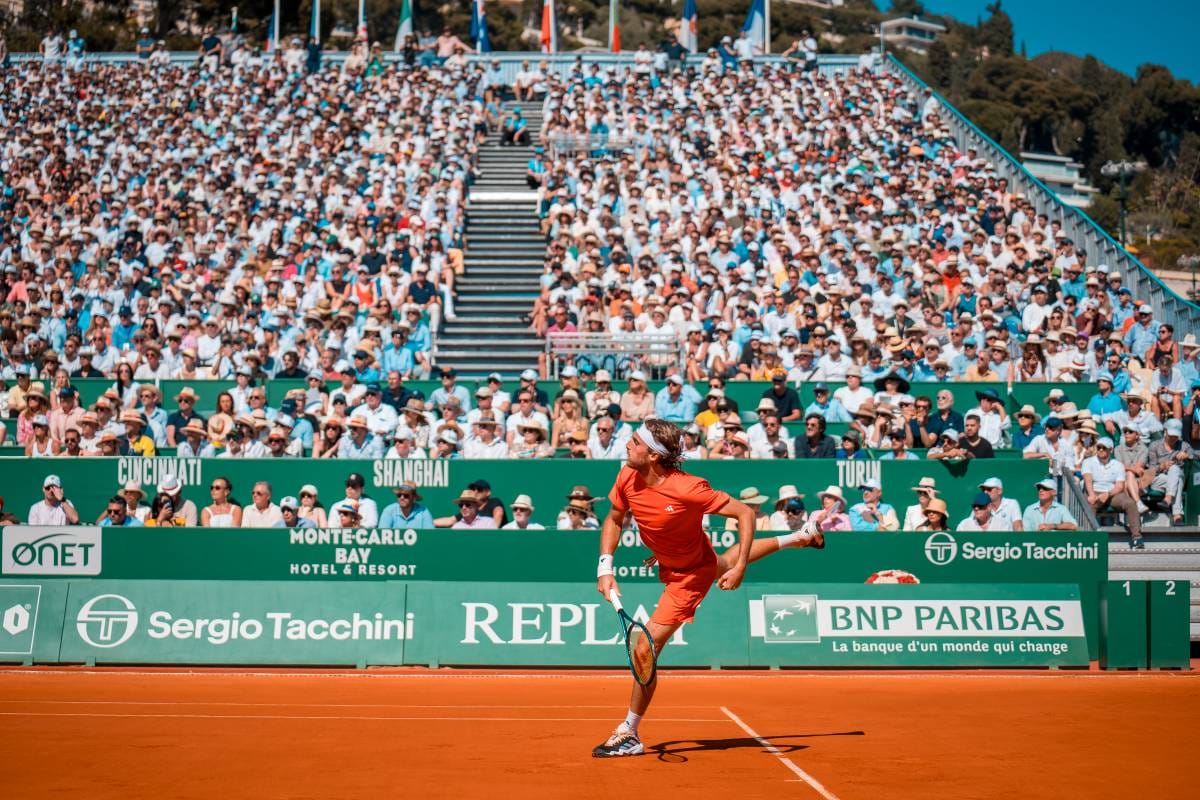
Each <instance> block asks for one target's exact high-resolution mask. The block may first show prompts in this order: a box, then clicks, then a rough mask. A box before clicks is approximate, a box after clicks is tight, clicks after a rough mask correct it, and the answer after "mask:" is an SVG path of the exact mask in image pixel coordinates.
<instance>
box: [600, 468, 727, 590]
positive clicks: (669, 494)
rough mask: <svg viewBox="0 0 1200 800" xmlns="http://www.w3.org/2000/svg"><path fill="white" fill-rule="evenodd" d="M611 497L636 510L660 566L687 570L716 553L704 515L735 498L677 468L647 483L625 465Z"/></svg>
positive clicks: (626, 508) (644, 537) (616, 503)
mask: <svg viewBox="0 0 1200 800" xmlns="http://www.w3.org/2000/svg"><path fill="white" fill-rule="evenodd" d="M608 499H609V502H611V503H612V505H613V508H614V509H615V510H617V511H622V512H623V511H632V512H633V518H634V519H635V520H637V524H638V531H639V532H640V533H641V536H642V541H643V542H645V544H646V546H647V547H649V548H650V551H651V552H653V553H654V555H655V557H657V558H658V563H659V564H660V565H661V566H663V567H667V568H669V569H688V568H691V567H697V566H699V565H701V564H704V563H707V562H708V561H710V560H712V559H713V558H715V557H716V556H715V554H714V553H713V549H712V544H711V543H710V542H709V539H708V537H707V536H705V535H704V526H703V521H704V515H705V514H712V513H715V512H717V511H719V510H720V509H722V508H724V507H725V504H726V503H728V502H729V499H730V498H729V495H728V494H726V493H725V492H720V491H717V490H716V489H714V488H712V487H711V486H709V485H708V481H706V480H704V479H703V478H698V477H696V476H695V475H688V474H687V473H686V472H682V471H680V470H675V471H673V472H670V473H668V474H667V476H666V477H665V478H664V479H663V481H662V483H660V484H658V485H657V486H647V485H646V482H645V481H643V480H642V477H641V475H639V474H638V472H637V470H635V469H633V468H632V467H628V466H625V467H622V468H621V471H620V472H619V473H617V480H616V482H615V483H613V488H612V491H611V492H609V493H608Z"/></svg>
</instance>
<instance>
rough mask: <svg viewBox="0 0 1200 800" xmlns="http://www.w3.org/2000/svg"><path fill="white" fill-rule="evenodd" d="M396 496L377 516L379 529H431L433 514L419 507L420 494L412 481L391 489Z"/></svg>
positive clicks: (423, 507)
mask: <svg viewBox="0 0 1200 800" xmlns="http://www.w3.org/2000/svg"><path fill="white" fill-rule="evenodd" d="M392 492H394V493H395V495H396V502H394V503H391V504H389V505H388V506H386V507H385V508H384V509H383V513H381V514H380V515H379V527H381V528H418V529H425V528H433V527H434V522H433V514H431V513H430V512H429V509H428V508H426V507H425V506H423V505H421V494H420V492H418V491H417V485H416V484H415V483H413V482H412V481H405V482H404V483H402V484H400V485H399V486H396V487H394V488H393V489H392Z"/></svg>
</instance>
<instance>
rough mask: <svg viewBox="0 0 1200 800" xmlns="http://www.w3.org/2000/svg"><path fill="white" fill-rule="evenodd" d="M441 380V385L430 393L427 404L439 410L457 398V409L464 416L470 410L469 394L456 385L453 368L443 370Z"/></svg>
mask: <svg viewBox="0 0 1200 800" xmlns="http://www.w3.org/2000/svg"><path fill="white" fill-rule="evenodd" d="M441 378H442V385H441V387H439V388H437V389H434V390H433V391H432V392H431V393H430V395H429V402H430V403H431V404H432V405H433V406H434V407H435V408H441V407H442V406H444V405H446V402H447V401H448V400H449V399H450V398H451V397H457V398H458V403H459V408H461V409H462V414H463V415H464V416H465V415H466V413H467V412H468V411H470V410H471V393H470V392H469V391H467V387H465V386H459V385H458V383H457V381H458V371H457V370H455V369H454V368H453V367H447V368H444V369H443V370H442V374H441Z"/></svg>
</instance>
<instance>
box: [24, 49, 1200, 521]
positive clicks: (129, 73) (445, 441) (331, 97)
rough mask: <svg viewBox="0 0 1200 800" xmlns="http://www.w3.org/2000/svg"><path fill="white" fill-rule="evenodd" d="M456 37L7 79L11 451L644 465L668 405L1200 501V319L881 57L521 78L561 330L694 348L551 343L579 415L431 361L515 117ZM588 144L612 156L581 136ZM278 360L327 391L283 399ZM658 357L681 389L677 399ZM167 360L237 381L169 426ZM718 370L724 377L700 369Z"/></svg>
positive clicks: (841, 454)
mask: <svg viewBox="0 0 1200 800" xmlns="http://www.w3.org/2000/svg"><path fill="white" fill-rule="evenodd" d="M446 35H447V34H444V35H443V37H439V39H438V40H437V42H436V43H435V44H434V45H433V47H432V49H425V48H418V49H417V50H414V51H413V53H412V54H411V55H412V56H413V58H411V59H410V58H407V57H406V58H405V60H404V63H402V64H400V65H398V66H390V65H384V64H383V62H382V61H381V60H380V61H378V63H377V64H376V63H375V61H374V60H373V59H372V57H371V56H370V55H369V54H367V53H362V54H360V55H362V58H361V59H359V60H350V61H349V62H347V64H343V65H342V66H341V67H339V68H321V66H320V64H319V59H317V61H318V63H317V64H315V65H314V64H313V60H312V59H310V58H307V57H306V55H305V54H306V53H308V54H309V55H311V50H310V49H306V48H305V46H304V45H303V43H301V42H299V41H296V42H293V43H291V44H290V45H289V46H288V47H285V48H281V49H280V50H279V51H278V52H276V53H274V54H271V55H263V54H261V53H259V52H257V51H254V50H251V49H247V48H233V49H230V50H227V49H226V47H225V45H224V44H223V43H222V42H221V41H220V40H218V39H216V38H215V37H211V36H209V37H206V38H205V42H206V44H205V45H202V50H203V51H204V52H203V53H202V55H203V58H202V59H201V60H200V62H199V65H197V66H194V67H184V66H177V65H172V64H171V63H170V61H169V60H164V59H161V58H160V59H157V60H152V59H150V58H147V59H146V63H145V64H144V65H133V66H128V65H126V66H120V65H102V64H101V65H90V66H89V67H88V68H87V69H82V70H76V69H67V70H63V69H59V68H57V66H56V65H55V64H53V63H46V64H22V65H18V66H16V67H14V68H12V69H8V70H5V71H4V72H3V73H0V82H2V83H3V86H4V91H5V95H6V96H7V97H8V98H10V99H11V100H12V102H11V103H8V104H7V105H6V107H5V116H4V117H3V119H0V125H2V127H3V129H4V132H5V138H4V141H3V143H0V168H2V172H3V176H4V180H3V197H2V198H0V211H2V212H3V220H2V222H3V225H2V226H0V237H2V238H0V298H2V300H3V305H2V307H0V380H3V381H4V382H5V387H4V388H6V389H7V391H6V392H3V393H0V405H3V406H4V407H3V408H0V420H3V422H2V423H0V442H8V441H15V443H16V444H18V445H20V446H23V447H24V448H25V449H26V452H27V453H28V454H29V455H31V456H54V455H67V456H79V455H84V456H86V455H116V454H122V455H130V454H134V455H145V456H152V455H155V454H156V452H157V451H158V450H159V449H161V448H164V447H174V448H177V452H179V453H181V454H184V455H197V456H210V457H315V458H364V457H366V458H379V457H384V458H389V457H390V458H424V457H428V458H487V459H499V458H549V457H553V456H556V455H558V456H569V457H579V458H617V459H620V458H622V457H623V454H624V442H625V441H627V440H628V437H629V435H630V434H631V433H632V431H633V427H634V426H635V425H637V424H639V423H640V422H641V421H642V420H644V419H646V418H647V417H649V416H657V417H660V418H663V419H668V420H670V421H673V422H677V423H678V424H680V425H681V427H685V428H686V432H685V434H684V435H685V437H686V439H685V442H686V444H687V448H686V449H687V454H688V456H689V457H693V458H701V457H718V458H809V457H836V458H849V459H854V458H866V457H879V458H885V459H892V458H895V459H911V458H918V457H922V456H924V457H928V458H934V459H947V460H959V459H967V458H988V457H992V456H994V455H995V453H996V451H997V450H1020V451H1021V452H1022V454H1023V455H1024V456H1025V457H1027V458H1043V459H1045V460H1047V462H1048V466H1049V471H1050V472H1051V473H1063V472H1074V473H1076V474H1078V475H1080V476H1082V477H1083V479H1084V482H1085V484H1086V486H1087V487H1088V494H1089V497H1090V498H1092V499H1093V501H1094V502H1095V503H1096V504H1097V505H1098V506H1102V507H1113V508H1117V509H1119V510H1127V509H1128V508H1129V507H1130V506H1129V503H1133V504H1134V506H1133V507H1135V508H1142V506H1139V505H1138V504H1140V503H1142V498H1141V497H1139V496H1138V493H1139V490H1151V489H1154V490H1157V491H1159V492H1165V495H1166V503H1167V505H1168V506H1169V507H1170V508H1171V511H1172V514H1173V516H1176V517H1178V516H1179V515H1180V514H1181V513H1182V509H1181V507H1180V504H1181V503H1182V494H1183V492H1182V484H1183V475H1182V461H1184V460H1186V459H1187V458H1190V456H1191V447H1190V443H1194V442H1196V439H1197V435H1198V434H1200V424H1197V423H1198V421H1200V344H1198V343H1197V341H1196V338H1195V334H1194V333H1193V332H1187V334H1186V335H1185V336H1184V337H1183V338H1182V339H1178V338H1177V337H1176V332H1175V331H1174V330H1172V329H1171V327H1170V326H1169V325H1167V324H1165V323H1160V322H1158V321H1156V320H1155V319H1154V314H1153V310H1152V309H1151V308H1150V307H1149V306H1148V305H1145V304H1143V303H1141V302H1140V301H1138V300H1136V299H1135V298H1134V297H1133V296H1132V294H1131V292H1130V290H1129V289H1128V288H1126V287H1124V286H1123V285H1122V283H1123V282H1122V278H1121V275H1120V274H1119V272H1118V271H1116V270H1110V269H1109V268H1108V267H1107V266H1106V265H1104V264H1096V263H1094V262H1093V261H1092V260H1090V259H1089V256H1088V254H1087V253H1085V252H1083V251H1081V250H1079V249H1078V248H1077V247H1076V246H1075V244H1074V243H1073V242H1072V241H1070V239H1069V238H1067V237H1066V235H1065V234H1064V232H1063V230H1062V228H1061V225H1060V223H1059V222H1058V221H1057V220H1053V219H1049V218H1047V216H1046V215H1044V214H1040V213H1038V212H1037V210H1036V209H1035V208H1034V206H1033V205H1032V203H1031V202H1030V199H1029V198H1026V197H1023V196H1022V195H1021V194H1019V193H1014V192H1012V191H1010V190H1009V187H1008V185H1007V183H1006V181H1005V179H1003V178H1002V177H999V176H998V175H997V174H996V173H995V171H994V170H993V169H992V168H991V166H990V165H989V164H988V163H986V162H985V161H983V160H982V159H980V158H979V157H978V154H977V153H975V152H974V151H973V150H971V149H969V148H968V149H965V150H964V149H962V148H961V147H960V146H959V145H958V144H957V143H956V142H955V140H954V139H953V137H952V136H951V134H950V130H949V129H948V128H947V127H946V126H945V124H944V120H943V117H942V109H941V108H940V107H939V105H938V103H937V101H936V100H935V99H933V98H932V97H931V96H928V95H926V96H920V95H917V94H914V93H913V91H912V90H911V89H910V88H909V87H908V85H907V84H905V83H904V82H903V81H902V80H900V79H899V78H898V77H895V76H892V75H888V74H886V73H880V72H878V71H873V70H870V69H862V70H858V71H854V72H851V73H848V74H844V75H841V76H830V75H822V74H821V73H820V71H818V70H812V69H792V67H793V66H795V65H792V64H789V65H787V66H783V67H777V66H769V65H766V66H764V65H759V66H758V67H755V66H753V65H752V64H751V63H750V62H748V61H744V60H743V61H737V60H736V59H735V60H734V61H730V60H728V59H722V58H719V57H716V58H714V57H709V58H706V59H703V60H701V61H700V63H698V64H695V65H693V66H687V67H686V68H684V69H683V70H681V71H675V72H670V73H668V72H666V71H664V69H663V64H662V63H660V60H659V59H652V60H646V59H643V60H641V61H639V62H638V63H637V64H636V67H635V68H634V69H631V70H629V71H620V72H618V71H616V70H614V69H606V68H604V67H601V66H598V65H592V66H587V67H585V66H584V65H583V64H582V63H581V62H580V63H578V64H577V65H576V66H575V67H574V69H573V70H572V71H571V72H570V74H568V75H567V77H565V78H560V77H557V76H556V75H554V74H553V73H552V72H550V71H548V70H545V69H544V68H543V67H542V66H538V67H536V68H534V67H531V66H528V65H526V66H525V67H523V68H522V71H521V73H520V74H519V75H518V79H517V81H516V83H517V90H518V92H520V93H521V94H522V96H524V97H538V96H541V97H543V98H544V103H545V114H544V117H545V122H544V124H543V127H542V129H541V131H540V133H539V136H540V137H541V144H542V145H543V146H542V148H540V152H539V153H538V154H537V155H536V156H535V158H534V160H533V162H532V163H531V165H530V174H531V178H535V179H533V180H531V183H532V184H534V185H535V186H536V187H537V189H538V191H539V195H540V197H541V201H540V210H541V215H542V217H543V220H544V230H545V233H546V237H547V258H546V263H545V276H544V278H543V282H542V285H543V292H542V296H541V297H540V298H539V300H538V301H537V303H536V304H535V307H534V308H533V309H532V312H531V324H532V325H533V327H534V328H535V329H536V330H538V331H539V332H541V333H544V334H545V335H547V336H549V337H553V336H554V335H555V333H557V332H569V331H574V330H588V331H593V332H602V333H603V332H607V333H614V334H616V333H620V334H625V335H627V336H631V337H634V338H636V337H637V336H639V335H644V334H645V335H648V334H658V335H667V336H671V337H675V338H676V339H677V340H678V341H679V342H680V344H681V347H682V351H683V353H684V358H683V360H682V361H680V362H678V363H676V361H675V360H674V359H671V358H665V359H664V358H658V359H657V360H655V359H648V360H646V361H645V362H644V363H639V362H638V361H637V360H636V359H634V360H625V361H614V362H613V363H612V364H611V365H606V366H601V365H598V364H593V363H583V362H582V361H581V362H580V363H579V364H578V365H572V364H565V363H564V364H558V365H552V364H549V363H546V364H543V365H542V366H543V369H544V370H548V369H549V368H550V367H551V366H555V367H558V368H557V369H556V370H555V371H556V373H558V374H561V375H562V376H563V382H562V386H561V387H560V389H559V391H558V392H557V393H556V395H555V396H554V397H553V398H550V397H546V396H545V393H544V392H543V391H542V390H541V389H538V388H537V385H536V379H537V378H538V377H539V376H538V373H536V372H532V371H528V372H527V373H525V374H523V375H522V381H521V386H520V388H519V389H518V390H517V391H516V392H515V393H511V394H510V393H508V392H505V391H504V390H503V388H502V385H503V380H502V378H501V376H498V375H494V376H491V377H490V378H489V380H488V381H487V382H486V383H485V384H482V385H480V386H479V387H478V389H477V390H476V391H475V392H474V393H472V392H471V391H470V390H468V389H467V388H465V387H464V386H462V385H460V384H458V383H457V378H456V376H455V375H454V373H453V371H452V370H448V371H445V370H437V368H436V367H435V366H434V365H433V364H432V362H431V358H430V353H431V346H432V341H433V338H434V337H435V336H436V334H437V331H438V330H439V328H440V326H441V323H442V321H443V320H444V319H446V318H449V317H451V316H452V315H453V302H454V280H455V276H456V275H458V274H459V273H460V272H461V270H462V258H463V249H464V247H465V245H466V242H465V241H464V238H463V233H464V225H465V219H466V215H465V209H466V203H467V196H468V192H469V186H470V183H471V181H472V179H473V177H474V175H475V172H476V153H477V149H478V147H479V144H480V142H481V140H482V139H481V137H482V134H483V133H484V132H485V131H486V129H487V127H488V126H489V124H496V121H497V120H499V119H500V117H501V116H503V115H502V114H501V113H500V112H499V109H501V108H502V106H503V103H502V101H501V98H500V96H499V94H498V92H499V90H500V79H499V77H498V76H499V70H498V67H497V66H496V65H494V64H491V65H488V64H482V63H481V64H469V63H467V62H466V61H465V60H464V59H463V58H461V55H462V54H461V52H459V51H460V50H461V47H460V46H459V45H461V43H459V45H456V44H455V42H454V41H453V40H452V39H453V37H450V38H448V39H446V41H445V42H444V43H443V42H442V38H444V37H445V36H446ZM443 44H444V45H445V46H444V47H443ZM153 50H154V48H149V52H148V54H147V55H149V54H152V53H153ZM444 54H445V55H444ZM318 55H319V52H318ZM456 56H458V57H456ZM359 61H361V62H362V63H359ZM802 66H803V65H802ZM508 116H511V115H508ZM505 119H506V120H507V119H508V117H505ZM577 135H584V136H587V137H588V140H589V141H591V142H596V143H599V144H597V145H596V147H595V149H585V150H583V151H582V152H579V151H577V150H572V149H564V148H557V147H555V142H556V141H559V140H560V139H561V137H563V136H577ZM435 370H437V371H436V372H435ZM431 374H437V375H438V376H439V377H441V379H442V382H443V387H442V389H440V390H438V391H435V392H433V393H432V394H431V396H430V397H428V398H426V397H424V396H422V395H421V394H420V393H419V392H413V391H411V390H409V389H407V388H406V387H405V385H404V383H405V381H406V380H407V379H409V378H413V377H425V376H428V375H431ZM614 376H615V377H617V378H621V379H627V380H628V381H629V387H628V389H626V390H624V391H617V390H615V389H614V388H613V378H614ZM98 377H103V378H110V379H112V380H113V386H112V388H111V389H110V390H109V391H107V392H106V393H105V394H104V396H103V397H101V398H100V399H99V400H98V401H96V402H95V403H94V404H92V405H91V406H90V407H88V408H84V407H82V405H81V404H80V403H79V400H78V396H77V393H76V391H75V390H74V388H73V387H72V384H71V381H72V380H73V379H75V378H98ZM277 377H286V378H303V379H305V380H306V383H307V387H308V388H306V389H297V390H295V391H293V392H290V393H289V394H288V396H287V397H286V398H285V399H284V400H283V402H282V403H281V404H280V406H279V407H278V408H271V407H270V406H269V405H268V404H267V401H266V391H265V388H264V384H265V382H266V381H269V380H270V379H272V378H277ZM648 377H660V378H661V377H665V378H666V379H667V384H666V386H665V387H664V388H663V389H662V390H661V391H658V392H651V391H650V390H649V389H648V388H647V386H646V380H647V378H648ZM167 379H175V380H184V381H203V380H207V379H224V380H232V381H233V382H234V384H233V386H232V387H231V388H230V390H229V391H228V392H225V393H223V394H222V395H221V397H220V398H219V399H218V401H217V403H216V406H215V407H214V408H212V409H204V410H201V409H197V408H195V405H196V400H197V395H196V393H195V392H191V391H189V390H187V389H185V390H183V391H181V392H180V393H179V394H178V395H177V396H176V397H174V398H171V399H170V403H171V407H170V408H168V407H164V405H165V402H166V401H167V398H164V397H162V396H161V392H160V391H159V389H158V387H157V384H158V382H159V381H162V380H167ZM740 380H760V381H766V382H770V383H771V384H772V388H771V389H767V390H766V391H764V392H763V398H762V401H761V402H760V403H759V404H758V406H757V407H756V408H755V409H753V410H751V409H746V410H744V411H743V410H741V409H738V408H737V407H736V404H734V403H732V402H731V401H730V400H729V399H728V398H726V397H725V396H724V388H725V387H726V386H727V384H728V382H729V381H740ZM705 381H707V382H708V384H709V390H708V394H707V395H705V396H703V397H702V396H700V395H699V393H697V392H696V391H694V390H693V389H692V388H691V386H690V383H691V382H705ZM951 381H955V382H961V381H984V382H998V383H1002V384H1003V383H1006V382H1007V383H1008V384H1010V385H1011V384H1014V383H1018V382H1030V381H1046V382H1053V383H1055V384H1060V385H1070V384H1075V383H1081V382H1093V381H1094V382H1096V383H1098V385H1099V387H1100V390H1099V392H1098V393H1097V394H1096V395H1095V396H1091V389H1090V388H1089V389H1088V390H1087V391H1088V396H1087V397H1084V396H1082V395H1080V396H1077V397H1074V398H1068V397H1066V396H1065V395H1061V390H1055V391H1058V392H1059V393H1060V396H1058V397H1054V396H1053V395H1054V392H1051V394H1050V396H1048V397H1047V402H1046V404H1045V406H1044V407H1039V408H1034V407H1028V408H1025V409H1021V411H1020V412H1018V413H1016V414H1013V415H1009V413H1008V411H1007V409H1006V400H1007V398H1005V397H1002V396H1001V394H999V393H996V392H993V391H991V390H987V391H980V392H979V393H977V395H978V404H977V405H976V406H975V407H973V408H971V409H955V408H954V407H953V398H952V397H950V396H949V392H941V391H937V390H936V387H930V386H927V385H926V384H936V383H948V382H951ZM842 382H845V386H842V385H841V383H842ZM809 383H812V384H816V385H815V389H816V400H815V402H813V403H812V404H810V405H808V406H807V407H804V408H801V407H800V402H799V398H798V395H797V392H796V387H798V386H801V385H803V384H809ZM828 383H834V384H836V386H829V385H826V384H828ZM914 384H915V385H916V387H917V388H916V389H915V390H913V386H914ZM1068 388H1069V387H1068ZM789 424H791V425H793V426H794V427H793V428H789V427H788V426H789ZM830 424H837V425H842V426H845V431H844V432H841V431H840V430H839V433H838V435H837V436H830V435H829V434H828V433H826V428H827V426H828V425H830ZM1101 428H1103V430H1101ZM1131 428H1132V429H1134V430H1136V431H1137V436H1136V437H1135V439H1136V441H1135V440H1134V439H1130V440H1129V441H1128V442H1126V441H1122V444H1129V442H1132V443H1133V444H1135V445H1142V446H1143V447H1144V451H1145V452H1142V450H1139V449H1138V448H1136V447H1126V448H1124V449H1122V448H1120V447H1115V446H1112V441H1115V440H1122V439H1123V437H1125V436H1126V435H1127V433H1126V432H1127V431H1128V430H1129V429H1131ZM1105 439H1108V440H1109V444H1110V446H1109V447H1108V449H1107V451H1106V450H1105V447H1104V441H1105ZM1156 447H1158V448H1163V447H1165V448H1166V452H1165V453H1158V452H1157V451H1156V449H1155V448H1156ZM914 451H917V452H914ZM1104 452H1108V453H1110V457H1109V458H1108V459H1105V458H1102V454H1103V453H1104ZM1114 459H1115V461H1116V462H1117V463H1119V464H1120V465H1122V466H1123V467H1125V468H1126V472H1125V474H1124V476H1123V477H1122V479H1121V480H1119V481H1117V480H1115V475H1116V472H1117V469H1116V467H1114V466H1112V465H1111V464H1110V461H1112V460H1114ZM1168 462H1169V463H1168ZM1106 465H1107V466H1106Z"/></svg>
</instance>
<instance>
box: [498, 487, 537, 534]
mask: <svg viewBox="0 0 1200 800" xmlns="http://www.w3.org/2000/svg"><path fill="white" fill-rule="evenodd" d="M509 508H511V509H512V513H513V518H512V521H511V522H508V523H506V524H504V525H502V526H501V530H506V531H544V530H545V529H546V526H545V525H542V524H541V523H538V522H534V521H533V512H534V508H533V502H532V501H531V500H530V499H529V495H527V494H519V495H517V499H516V500H513V501H512V504H511V505H510V506H509Z"/></svg>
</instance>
